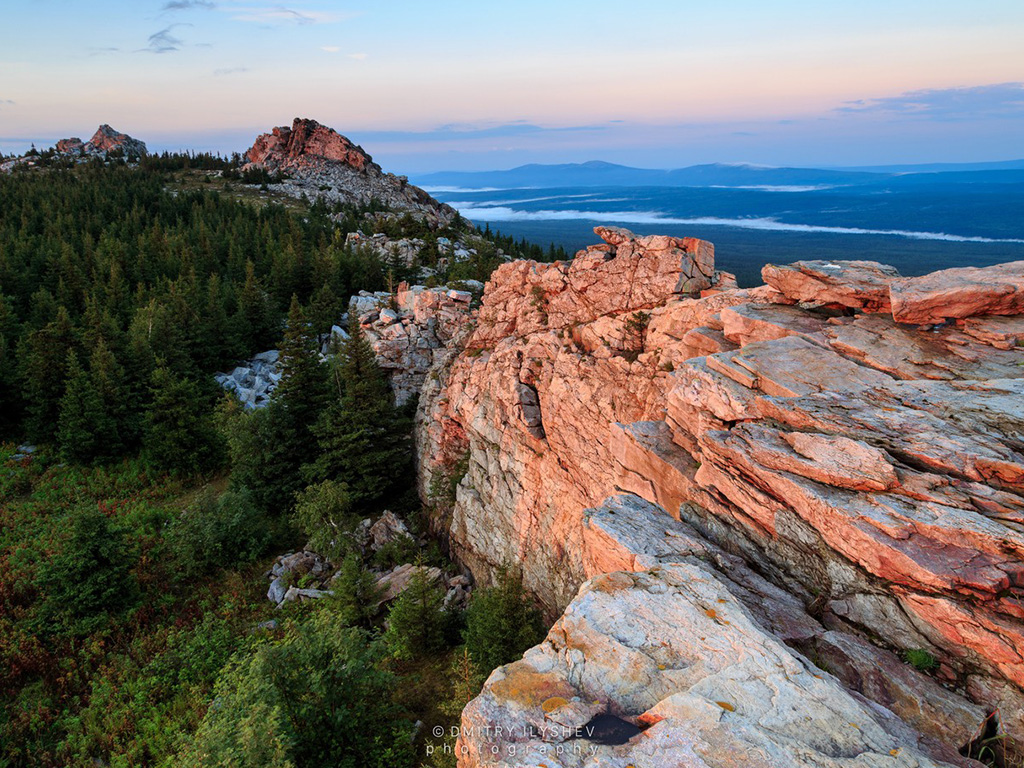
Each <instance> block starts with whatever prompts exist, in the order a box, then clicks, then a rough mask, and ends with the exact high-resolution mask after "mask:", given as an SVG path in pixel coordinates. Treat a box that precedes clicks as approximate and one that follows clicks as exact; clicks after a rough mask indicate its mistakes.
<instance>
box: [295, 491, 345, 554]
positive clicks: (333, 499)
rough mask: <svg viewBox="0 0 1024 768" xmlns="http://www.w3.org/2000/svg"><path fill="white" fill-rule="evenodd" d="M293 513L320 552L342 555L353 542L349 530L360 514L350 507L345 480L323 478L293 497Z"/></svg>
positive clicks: (298, 524) (313, 545) (300, 527)
mask: <svg viewBox="0 0 1024 768" xmlns="http://www.w3.org/2000/svg"><path fill="white" fill-rule="evenodd" d="M293 517H294V520H295V524H296V525H297V526H298V527H299V529H300V530H301V531H302V532H303V533H305V534H306V535H307V536H308V537H309V541H310V543H311V544H312V547H313V549H314V550H315V551H317V552H319V553H320V554H321V555H326V556H327V557H331V558H339V557H343V556H344V554H345V553H346V552H347V551H349V550H350V549H352V547H353V546H354V541H353V538H352V532H353V530H354V529H355V527H356V526H357V525H358V524H359V518H358V516H356V515H355V513H353V511H352V498H351V496H350V495H349V492H348V486H346V485H345V483H339V482H335V481H334V480H324V481H323V482H321V483H316V484H315V485H309V486H306V488H305V490H303V491H301V492H300V493H299V494H298V495H297V496H296V497H295V513H294V515H293Z"/></svg>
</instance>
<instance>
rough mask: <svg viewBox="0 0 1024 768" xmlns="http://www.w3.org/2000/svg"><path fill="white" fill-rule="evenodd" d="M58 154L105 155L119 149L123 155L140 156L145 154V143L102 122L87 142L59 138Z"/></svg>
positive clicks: (75, 138) (77, 139)
mask: <svg viewBox="0 0 1024 768" xmlns="http://www.w3.org/2000/svg"><path fill="white" fill-rule="evenodd" d="M55 149H56V151H57V152H58V153H59V154H63V155H70V154H79V155H94V156H100V155H102V156H103V157H106V155H107V153H109V152H110V151H112V150H115V149H119V150H121V152H122V154H123V155H124V156H125V157H142V156H143V155H145V154H147V150H146V144H145V142H143V141H139V140H138V139H133V138H132V137H131V136H129V135H128V134H127V133H121V132H120V131H116V130H114V129H113V128H111V127H110V126H109V125H107V124H106V123H104V124H103V125H101V126H100V127H99V128H97V129H96V133H94V134H93V135H92V138H91V139H89V141H87V142H84V143H83V142H82V140H81V139H79V138H77V137H74V138H70V139H61V140H60V141H58V142H57V145H56V147H55Z"/></svg>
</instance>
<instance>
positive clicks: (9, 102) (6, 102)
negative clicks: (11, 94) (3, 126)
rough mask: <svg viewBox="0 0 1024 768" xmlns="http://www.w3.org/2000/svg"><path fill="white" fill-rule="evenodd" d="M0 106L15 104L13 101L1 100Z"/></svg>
mask: <svg viewBox="0 0 1024 768" xmlns="http://www.w3.org/2000/svg"><path fill="white" fill-rule="evenodd" d="M0 104H14V102H13V101H12V100H11V99H0Z"/></svg>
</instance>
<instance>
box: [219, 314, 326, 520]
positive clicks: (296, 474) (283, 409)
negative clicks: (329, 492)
mask: <svg viewBox="0 0 1024 768" xmlns="http://www.w3.org/2000/svg"><path fill="white" fill-rule="evenodd" d="M279 364H280V368H281V381H280V382H279V383H278V385H277V388H276V389H275V390H274V396H273V399H272V400H271V401H270V405H269V406H267V407H266V408H265V409H263V410H262V411H257V412H256V413H254V414H252V415H251V416H249V417H248V418H247V419H246V421H245V422H244V423H243V425H242V427H241V429H239V430H236V433H235V435H234V436H233V437H232V439H231V440H232V463H233V466H234V470H235V476H236V481H237V483H238V484H240V485H244V486H245V487H247V488H249V489H250V491H251V492H252V494H253V498H254V499H255V501H256V503H257V504H259V505H260V506H261V508H263V509H265V510H266V511H268V512H285V513H287V512H288V511H289V510H291V509H292V508H293V506H294V504H295V496H296V494H297V493H298V492H299V491H300V490H302V488H303V487H305V482H304V480H303V474H302V472H301V468H302V466H303V465H304V464H306V463H307V462H309V461H310V460H311V459H312V457H313V456H314V455H315V452H316V439H315V438H314V436H313V432H312V427H313V424H315V423H316V421H317V419H318V418H319V416H320V414H321V413H322V412H323V410H324V407H325V401H326V398H327V378H326V368H325V366H324V364H323V363H322V362H321V361H320V352H319V350H318V349H317V346H316V339H315V338H314V336H313V332H312V329H310V327H309V323H307V322H306V318H305V314H304V313H303V311H302V307H301V305H300V304H299V301H298V298H296V297H292V305H291V308H290V310H289V312H288V326H287V328H286V329H285V337H284V341H283V343H282V344H281V357H280V363H279Z"/></svg>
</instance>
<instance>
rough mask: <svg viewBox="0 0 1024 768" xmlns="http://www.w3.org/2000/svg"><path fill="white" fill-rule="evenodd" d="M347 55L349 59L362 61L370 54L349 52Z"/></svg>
mask: <svg viewBox="0 0 1024 768" xmlns="http://www.w3.org/2000/svg"><path fill="white" fill-rule="evenodd" d="M348 57H349V58H350V59H355V60H356V61H363V60H364V59H368V58H370V54H368V53H350V54H348Z"/></svg>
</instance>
